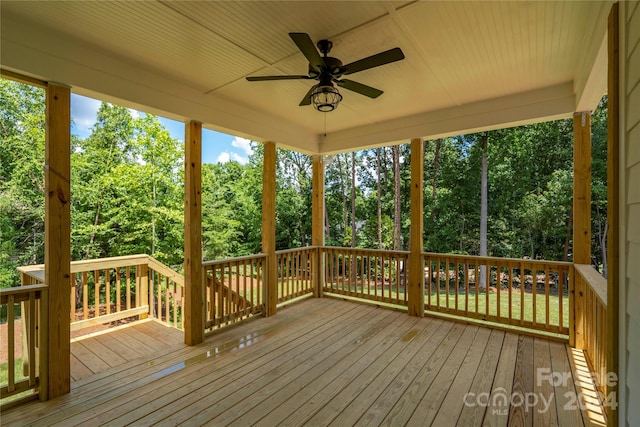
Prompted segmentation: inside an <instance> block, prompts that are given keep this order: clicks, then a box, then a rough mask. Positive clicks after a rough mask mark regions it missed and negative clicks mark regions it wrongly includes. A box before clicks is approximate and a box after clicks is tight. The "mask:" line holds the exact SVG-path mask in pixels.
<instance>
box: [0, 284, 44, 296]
mask: <svg viewBox="0 0 640 427" xmlns="http://www.w3.org/2000/svg"><path fill="white" fill-rule="evenodd" d="M47 289H49V286H48V285H45V284H43V283H39V284H37V285H25V286H13V287H11V288H2V289H0V295H2V296H9V295H18V294H28V293H31V292H37V291H42V290H47Z"/></svg>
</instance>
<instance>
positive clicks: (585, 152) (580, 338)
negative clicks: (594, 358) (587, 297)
mask: <svg viewBox="0 0 640 427" xmlns="http://www.w3.org/2000/svg"><path fill="white" fill-rule="evenodd" d="M573 262H574V263H576V264H591V113H590V112H588V111H585V112H579V113H574V115H573ZM574 283H575V296H574V328H575V343H574V345H575V347H576V348H578V349H583V348H584V339H585V337H584V321H583V319H584V313H585V301H584V292H585V286H586V284H585V283H584V281H583V280H582V279H581V278H580V277H579V276H578V275H576V277H575V282H574Z"/></svg>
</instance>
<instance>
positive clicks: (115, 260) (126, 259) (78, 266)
mask: <svg viewBox="0 0 640 427" xmlns="http://www.w3.org/2000/svg"><path fill="white" fill-rule="evenodd" d="M149 258H150V257H149V255H146V254H137V255H124V256H116V257H109V258H98V259H86V260H81V261H71V273H80V272H83V271H91V270H103V269H107V268H116V267H127V266H133V265H142V264H147V263H148V262H149Z"/></svg>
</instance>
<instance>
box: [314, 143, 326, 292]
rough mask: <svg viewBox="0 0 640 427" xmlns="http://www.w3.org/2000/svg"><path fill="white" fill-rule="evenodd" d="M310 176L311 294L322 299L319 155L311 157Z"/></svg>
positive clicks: (322, 193) (322, 234) (322, 266)
mask: <svg viewBox="0 0 640 427" xmlns="http://www.w3.org/2000/svg"><path fill="white" fill-rule="evenodd" d="M312 174H313V176H312V182H311V187H312V191H313V198H312V200H311V245H313V246H317V247H318V250H317V252H316V257H315V260H314V265H313V267H314V270H313V285H314V286H313V289H314V291H313V294H314V296H316V297H322V286H323V285H324V258H323V256H322V250H321V249H320V247H321V246H324V160H323V157H322V156H321V155H315V156H313V159H312Z"/></svg>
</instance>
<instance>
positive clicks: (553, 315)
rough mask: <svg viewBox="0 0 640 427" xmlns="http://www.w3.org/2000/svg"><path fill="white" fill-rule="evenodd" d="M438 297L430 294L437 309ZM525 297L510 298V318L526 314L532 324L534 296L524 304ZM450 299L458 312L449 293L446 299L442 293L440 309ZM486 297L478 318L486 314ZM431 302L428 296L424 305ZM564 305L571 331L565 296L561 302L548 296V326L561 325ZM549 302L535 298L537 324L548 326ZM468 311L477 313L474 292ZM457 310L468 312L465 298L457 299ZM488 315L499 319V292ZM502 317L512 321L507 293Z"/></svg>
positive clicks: (480, 302)
mask: <svg viewBox="0 0 640 427" xmlns="http://www.w3.org/2000/svg"><path fill="white" fill-rule="evenodd" d="M436 298H437V297H436V293H435V292H432V293H431V305H436ZM521 298H522V294H520V293H513V294H512V295H511V317H512V318H513V319H520V317H521V312H522V313H523V315H522V316H523V319H524V320H527V321H530V322H531V321H533V294H531V293H525V294H524V301H521ZM447 299H448V300H449V307H450V308H452V309H455V308H456V297H455V294H453V293H449V295H447V294H446V293H445V292H441V293H440V295H439V301H440V306H441V307H446V304H447ZM486 299H487V294H486V293H485V292H482V291H481V292H479V293H478V313H479V314H487V302H486ZM427 301H428V295H425V302H427ZM522 303H523V306H524V309H523V310H521V304H522ZM561 303H562V320H563V321H562V324H563V326H565V327H567V328H568V327H569V297H568V296H563V297H562V302H561V300H560V297H559V296H557V295H550V296H549V324H550V325H559V320H560V304H561ZM546 305H547V304H546V301H545V295H544V294H537V295H536V310H535V312H536V323H545V322H546V310H547V307H546ZM468 307H469V311H470V312H475V311H476V296H475V293H474V292H470V293H469V305H468ZM457 309H458V310H463V311H464V309H465V295H464V294H459V295H458V305H457ZM488 314H489V315H493V316H497V315H498V294H497V293H496V292H490V293H489V313H488ZM500 317H502V318H508V317H509V295H508V294H507V291H506V290H505V291H502V292H500Z"/></svg>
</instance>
